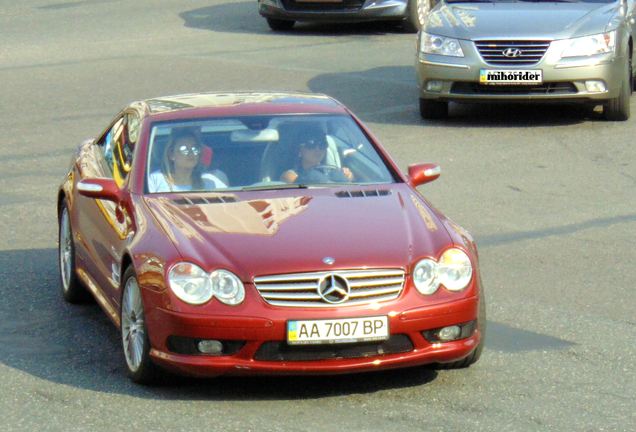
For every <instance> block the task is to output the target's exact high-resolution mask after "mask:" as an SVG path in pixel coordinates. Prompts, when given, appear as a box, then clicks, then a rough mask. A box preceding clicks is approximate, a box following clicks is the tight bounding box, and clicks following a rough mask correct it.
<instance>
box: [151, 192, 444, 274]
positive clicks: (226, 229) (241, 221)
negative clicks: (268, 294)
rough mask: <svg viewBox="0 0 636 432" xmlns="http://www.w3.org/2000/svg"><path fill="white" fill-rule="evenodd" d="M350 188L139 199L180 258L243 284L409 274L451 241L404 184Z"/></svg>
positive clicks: (442, 227) (431, 213)
mask: <svg viewBox="0 0 636 432" xmlns="http://www.w3.org/2000/svg"><path fill="white" fill-rule="evenodd" d="M347 191H348V192H347ZM347 191H338V190H336V191H335V192H334V190H331V189H304V190H280V191H267V192H241V193H238V194H231V193H226V194H214V195H212V194H205V195H196V196H195V195H193V194H188V195H183V196H174V195H171V196H170V197H168V196H165V195H164V196H161V197H152V196H146V197H145V198H144V200H145V202H146V204H147V205H148V208H149V209H150V211H151V213H152V214H153V215H154V217H155V218H156V219H157V222H158V223H159V225H161V226H162V227H163V230H164V231H165V234H166V235H167V236H169V237H170V239H171V240H172V241H173V243H174V244H175V246H176V247H177V249H178V251H179V253H180V254H181V256H182V258H183V260H186V261H190V262H193V263H196V264H198V265H200V266H201V267H203V268H204V269H205V270H207V271H210V270H212V269H214V268H226V269H228V270H231V271H234V272H235V273H236V274H237V275H238V276H239V277H240V278H242V279H243V280H244V281H246V282H248V281H251V280H252V278H253V277H254V276H259V275H268V274H280V273H294V272H305V271H318V270H336V269H351V268H362V267H368V268H403V269H404V270H406V271H407V272H409V271H410V268H409V264H410V263H411V262H412V261H413V260H414V259H419V258H420V257H423V256H431V257H435V258H436V257H437V255H438V253H439V252H440V250H441V249H443V248H445V247H447V246H449V245H451V244H452V241H451V238H450V236H449V235H448V233H447V232H446V230H445V228H444V226H443V225H442V223H441V221H440V220H439V218H438V217H437V216H436V215H435V213H434V212H433V211H431V209H430V208H429V207H428V206H427V205H426V203H425V202H423V201H422V200H421V199H420V198H419V197H417V195H416V194H415V193H414V192H413V191H412V190H411V189H409V188H408V187H407V186H406V185H391V187H390V188H386V189H384V191H383V192H380V193H386V195H377V196H349V195H350V193H349V192H351V194H353V195H356V192H359V191H360V190H358V191H354V190H352V189H347ZM265 196H266V197H267V198H263V197H265ZM202 199H205V200H207V201H209V202H204V201H202ZM224 201H225V202H224ZM327 257H330V258H333V259H334V263H333V264H332V265H328V264H325V263H324V261H323V260H324V259H325V258H327Z"/></svg>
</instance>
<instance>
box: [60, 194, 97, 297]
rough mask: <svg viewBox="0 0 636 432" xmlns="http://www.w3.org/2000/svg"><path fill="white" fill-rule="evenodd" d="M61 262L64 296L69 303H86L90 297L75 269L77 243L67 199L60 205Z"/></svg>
mask: <svg viewBox="0 0 636 432" xmlns="http://www.w3.org/2000/svg"><path fill="white" fill-rule="evenodd" d="M59 264H60V281H61V282H62V296H64V300H66V301H67V302H69V303H85V302H86V301H88V300H89V299H90V295H89V294H88V292H87V291H86V288H84V286H83V285H82V283H81V282H80V280H79V278H78V277H77V271H76V270H75V243H74V240H73V228H72V227H71V217H70V214H69V210H68V203H67V201H66V199H64V201H62V205H61V206H60V229H59Z"/></svg>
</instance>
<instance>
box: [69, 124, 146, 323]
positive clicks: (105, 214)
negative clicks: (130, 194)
mask: <svg viewBox="0 0 636 432" xmlns="http://www.w3.org/2000/svg"><path fill="white" fill-rule="evenodd" d="M138 127H139V121H138V117H137V115H136V113H134V112H124V113H123V114H121V115H120V116H118V117H117V118H116V119H115V121H114V122H113V123H112V124H111V126H110V127H109V129H108V130H107V131H106V132H105V133H104V134H102V136H101V137H100V138H99V139H98V140H97V141H95V142H94V143H93V144H92V145H90V146H89V147H88V148H87V149H86V150H85V151H84V152H83V153H82V155H81V157H80V161H79V163H78V166H79V169H78V171H79V177H80V179H81V178H87V177H93V178H94V177H103V178H112V179H114V180H115V181H116V183H117V185H118V186H119V187H120V188H122V189H127V187H128V184H127V179H128V174H129V172H130V169H131V166H132V159H133V154H134V147H135V140H136V138H137V136H138V134H139V131H138ZM131 138H132V139H131ZM76 199H77V200H78V201H77V203H78V207H79V212H78V223H79V227H80V231H81V234H82V236H83V242H82V243H83V245H84V247H85V249H86V251H87V253H88V254H89V259H88V260H87V262H86V270H87V271H88V272H89V276H90V277H91V278H92V279H93V281H94V282H95V283H96V284H97V285H98V288H99V289H100V290H101V291H102V294H103V295H104V297H105V299H106V300H107V301H108V303H110V306H111V307H112V308H114V311H118V310H119V299H120V282H121V279H120V278H121V261H122V253H123V251H124V249H125V247H126V244H127V241H128V238H129V236H130V235H132V233H133V232H134V228H133V224H132V221H131V219H130V217H129V215H128V213H127V212H126V211H124V209H123V207H122V206H121V204H116V203H114V202H112V201H107V200H98V199H93V198H87V197H83V196H80V195H79V194H77V195H76ZM104 306H106V307H108V306H107V305H104Z"/></svg>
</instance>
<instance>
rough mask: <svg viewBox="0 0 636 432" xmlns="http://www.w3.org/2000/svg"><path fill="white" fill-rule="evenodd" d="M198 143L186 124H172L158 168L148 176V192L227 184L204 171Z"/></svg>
mask: <svg viewBox="0 0 636 432" xmlns="http://www.w3.org/2000/svg"><path fill="white" fill-rule="evenodd" d="M204 169H205V165H203V163H202V162H201V143H200V141H199V137H198V135H197V133H196V132H195V131H194V130H192V129H189V128H173V129H172V131H171V132H170V138H169V139H168V145H167V146H166V150H165V152H164V156H163V163H162V166H161V169H160V170H157V171H155V172H153V173H152V174H150V176H148V190H149V191H150V192H186V191H203V190H214V189H219V188H226V187H227V185H226V184H225V183H223V182H222V181H221V180H219V179H218V178H217V177H215V176H214V175H212V174H210V173H205V172H204Z"/></svg>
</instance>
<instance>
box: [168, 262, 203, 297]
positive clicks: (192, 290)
mask: <svg viewBox="0 0 636 432" xmlns="http://www.w3.org/2000/svg"><path fill="white" fill-rule="evenodd" d="M168 282H169V284H170V288H171V289H172V292H173V293H174V294H175V295H176V296H177V297H179V298H180V299H181V300H183V301H184V302H186V303H190V304H194V305H200V304H203V303H206V302H208V301H210V299H211V298H212V295H213V293H212V285H211V284H210V279H209V278H208V274H207V273H206V272H205V271H203V269H201V267H199V266H197V265H194V264H191V263H186V262H182V263H178V264H176V265H175V266H173V267H172V269H171V270H170V273H169V274H168Z"/></svg>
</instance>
